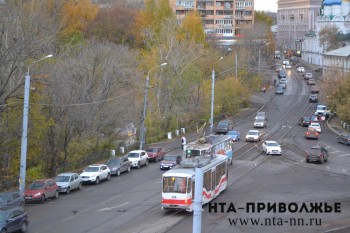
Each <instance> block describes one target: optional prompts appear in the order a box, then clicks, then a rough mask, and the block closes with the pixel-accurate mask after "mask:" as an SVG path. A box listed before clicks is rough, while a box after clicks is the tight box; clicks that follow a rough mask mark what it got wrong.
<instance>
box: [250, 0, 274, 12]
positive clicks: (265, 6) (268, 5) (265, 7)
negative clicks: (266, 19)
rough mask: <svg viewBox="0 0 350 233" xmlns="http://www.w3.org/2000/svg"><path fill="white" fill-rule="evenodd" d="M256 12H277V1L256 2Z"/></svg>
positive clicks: (262, 0)
mask: <svg viewBox="0 0 350 233" xmlns="http://www.w3.org/2000/svg"><path fill="white" fill-rule="evenodd" d="M254 8H255V10H256V11H271V12H277V0H255V6H254Z"/></svg>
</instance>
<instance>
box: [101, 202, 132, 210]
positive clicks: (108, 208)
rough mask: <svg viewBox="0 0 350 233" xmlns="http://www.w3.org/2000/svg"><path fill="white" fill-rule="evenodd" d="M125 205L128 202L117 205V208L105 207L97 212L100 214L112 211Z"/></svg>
mask: <svg viewBox="0 0 350 233" xmlns="http://www.w3.org/2000/svg"><path fill="white" fill-rule="evenodd" d="M127 204H129V202H124V203H123V204H120V205H117V206H112V207H106V208H103V209H99V210H97V212H101V211H110V210H113V209H116V208H119V207H122V206H125V205H127Z"/></svg>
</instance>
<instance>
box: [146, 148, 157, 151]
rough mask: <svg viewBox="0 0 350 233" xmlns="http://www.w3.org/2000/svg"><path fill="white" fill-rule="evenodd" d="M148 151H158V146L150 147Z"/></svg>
mask: <svg viewBox="0 0 350 233" xmlns="http://www.w3.org/2000/svg"><path fill="white" fill-rule="evenodd" d="M146 151H147V152H157V151H158V148H148V149H147V150H146Z"/></svg>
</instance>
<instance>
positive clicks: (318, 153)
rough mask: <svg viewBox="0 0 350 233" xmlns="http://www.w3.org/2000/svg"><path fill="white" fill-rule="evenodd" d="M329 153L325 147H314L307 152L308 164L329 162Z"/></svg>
mask: <svg viewBox="0 0 350 233" xmlns="http://www.w3.org/2000/svg"><path fill="white" fill-rule="evenodd" d="M328 156H329V155H328V151H327V149H326V148H325V147H323V146H321V147H318V146H313V147H311V148H310V149H308V150H307V151H306V160H305V161H306V162H307V163H310V162H312V161H318V162H320V163H324V162H327V161H328Z"/></svg>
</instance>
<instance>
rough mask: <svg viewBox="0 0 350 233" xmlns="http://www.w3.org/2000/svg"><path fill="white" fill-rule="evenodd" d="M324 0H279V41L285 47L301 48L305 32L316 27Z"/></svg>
mask: <svg viewBox="0 0 350 233" xmlns="http://www.w3.org/2000/svg"><path fill="white" fill-rule="evenodd" d="M322 1H323V0H278V2H277V5H278V9H277V26H278V29H277V43H278V45H279V46H281V47H282V48H284V49H295V50H301V46H302V39H303V37H304V35H305V34H307V33H308V32H309V31H312V30H314V29H315V19H316V17H318V16H319V15H320V7H321V4H322Z"/></svg>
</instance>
